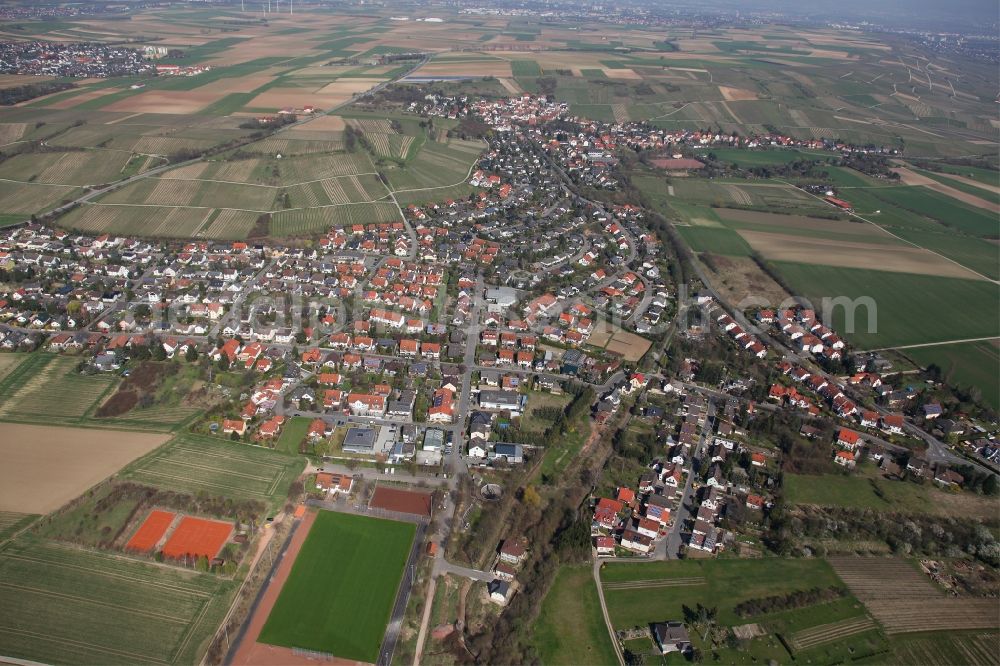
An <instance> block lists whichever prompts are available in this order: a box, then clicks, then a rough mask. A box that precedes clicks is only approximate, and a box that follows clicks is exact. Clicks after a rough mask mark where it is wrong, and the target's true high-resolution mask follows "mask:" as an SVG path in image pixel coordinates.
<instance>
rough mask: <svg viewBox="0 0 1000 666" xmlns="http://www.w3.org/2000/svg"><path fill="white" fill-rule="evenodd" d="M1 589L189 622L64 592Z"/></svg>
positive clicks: (0, 584)
mask: <svg viewBox="0 0 1000 666" xmlns="http://www.w3.org/2000/svg"><path fill="white" fill-rule="evenodd" d="M2 587H6V588H8V589H11V590H19V591H21V592H28V593H29V594H30V593H34V594H38V595H40V596H43V597H54V598H56V599H66V600H69V601H78V602H81V603H85V604H91V605H93V606H101V607H103V608H117V609H121V610H123V611H126V612H128V613H130V614H134V615H141V616H143V617H148V618H152V619H156V620H164V621H166V622H174V623H178V624H183V625H187V624H188V623H189V620H186V619H184V618H178V617H174V616H172V615H164V614H161V613H157V612H155V611H147V610H142V609H139V608H132V607H127V606H122V605H120V604H110V603H108V602H106V601H99V600H97V599H88V598H86V597H77V596H74V595H72V594H66V593H64V592H55V591H53V590H43V589H41V588H37V587H28V586H27V585H15V584H14V583H7V582H3V581H0V588H2Z"/></svg>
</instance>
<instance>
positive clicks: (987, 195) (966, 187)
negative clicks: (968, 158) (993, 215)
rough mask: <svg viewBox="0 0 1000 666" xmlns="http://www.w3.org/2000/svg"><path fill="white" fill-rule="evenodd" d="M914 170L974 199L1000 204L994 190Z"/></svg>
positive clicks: (999, 198)
mask: <svg viewBox="0 0 1000 666" xmlns="http://www.w3.org/2000/svg"><path fill="white" fill-rule="evenodd" d="M913 170H914V171H916V172H917V173H919V174H920V175H922V176H927V177H928V178H931V179H933V180H936V181H937V182H939V183H941V184H942V185H947V186H948V187H951V188H954V189H956V190H958V191H959V192H965V193H966V194H971V195H972V196H974V197H979V198H980V199H984V200H986V201H990V202H993V203H994V204H995V203H998V202H1000V194H997V193H996V192H994V191H992V190H987V189H984V188H983V187H980V186H979V185H973V184H971V183H966V182H963V181H961V180H958V179H956V178H949V177H948V176H943V175H941V174H939V173H936V172H934V171H926V170H924V169H916V168H914V169H913ZM988 184H990V183H988V182H983V185H988Z"/></svg>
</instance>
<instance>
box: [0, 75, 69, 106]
mask: <svg viewBox="0 0 1000 666" xmlns="http://www.w3.org/2000/svg"><path fill="white" fill-rule="evenodd" d="M71 88H76V84H75V83H72V82H69V81H45V82H43V83H26V84H24V85H21V86H14V87H12V88H4V89H3V90H0V106H13V105H14V104H18V103H20V102H26V101H27V100H29V99H34V98H35V97H41V96H42V95H51V94H52V93H57V92H61V91H63V90H69V89H71Z"/></svg>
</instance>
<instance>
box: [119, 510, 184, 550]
mask: <svg viewBox="0 0 1000 666" xmlns="http://www.w3.org/2000/svg"><path fill="white" fill-rule="evenodd" d="M172 522H174V514H173V513H171V512H170V511H160V510H156V511H151V512H150V513H149V515H148V516H146V520H145V521H143V523H142V526H140V527H139V529H138V530H137V531H136V533H135V534H133V535H132V538H131V539H129V542H128V543H127V544H125V550H137V551H139V552H141V553H148V552H149V551H151V550H153V546H155V545H156V544H158V543H160V539H162V538H163V535H164V534H166V532H167V528H168V527H170V524H171V523H172Z"/></svg>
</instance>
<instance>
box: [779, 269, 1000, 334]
mask: <svg viewBox="0 0 1000 666" xmlns="http://www.w3.org/2000/svg"><path fill="white" fill-rule="evenodd" d="M773 265H774V266H775V268H776V269H777V271H778V273H780V274H781V275H782V276H783V277H784V279H785V281H786V282H787V283H788V284H789V285H790V286H791V287H792V289H793V290H794V291H795V294H796V295H801V296H804V297H805V298H807V299H809V300H810V301H811V302H812V303H813V305H814V306H815V307H816V308H817V311H820V312H821V311H822V309H823V308H822V303H823V299H824V298H837V297H844V296H846V297H847V298H848V299H860V298H863V297H870V298H872V299H873V300H874V303H875V306H876V307H875V310H874V313H875V314H873V315H871V317H872V321H871V322H869V316H870V315H869V310H868V309H867V308H865V307H861V308H859V309H858V310H857V311H856V313H855V319H854V325H853V327H849V326H847V319H846V313H845V308H843V307H837V308H834V310H833V317H832V319H829V321H831V323H832V326H833V328H834V329H835V330H836V331H837V332H838V333H840V334H841V335H844V336H845V337H846V338H847V339H848V340H849V341H850V342H851V343H852V344H854V345H856V346H857V347H858V348H859V349H877V348H886V347H898V346H901V345H911V344H921V343H929V342H943V341H946V340H960V339H967V338H979V337H992V336H997V335H998V334H1000V325H998V323H997V322H998V321H1000V303H998V301H997V298H996V286H995V285H994V284H992V283H990V282H986V281H984V280H963V279H957V278H942V277H931V276H928V275H914V274H908V273H894V272H889V271H877V270H866V269H847V268H836V267H832V266H814V265H807V264H799V263H786V262H773ZM930 312H933V313H934V316H932V317H929V316H927V313H930ZM824 320H828V319H827V318H824Z"/></svg>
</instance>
